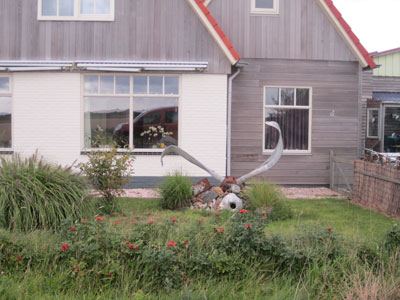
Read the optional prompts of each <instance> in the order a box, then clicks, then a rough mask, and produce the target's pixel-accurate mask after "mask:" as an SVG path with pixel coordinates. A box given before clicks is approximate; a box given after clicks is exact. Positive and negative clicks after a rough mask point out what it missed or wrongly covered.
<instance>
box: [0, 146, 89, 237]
mask: <svg viewBox="0 0 400 300" xmlns="http://www.w3.org/2000/svg"><path fill="white" fill-rule="evenodd" d="M71 169H72V166H71V167H68V168H67V167H61V166H58V167H57V166H54V165H51V164H49V163H47V162H45V161H44V160H43V158H39V157H38V155H37V153H36V154H34V155H33V156H31V157H30V158H25V159H22V158H21V157H20V156H19V155H18V154H15V155H14V156H13V157H12V158H11V159H10V160H5V159H3V158H2V159H1V170H0V217H1V220H0V224H3V226H4V227H6V228H7V229H9V230H23V231H29V230H33V229H55V228H57V227H58V226H59V225H60V224H61V221H62V220H64V219H79V218H82V217H87V216H90V215H91V214H92V212H93V209H92V207H93V205H92V203H91V201H89V200H88V199H87V186H86V184H85V183H84V181H83V179H82V177H81V176H80V174H76V173H73V172H72V170H71Z"/></svg>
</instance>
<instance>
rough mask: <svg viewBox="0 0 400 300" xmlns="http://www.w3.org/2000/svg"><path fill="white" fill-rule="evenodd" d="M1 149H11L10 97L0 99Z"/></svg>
mask: <svg viewBox="0 0 400 300" xmlns="http://www.w3.org/2000/svg"><path fill="white" fill-rule="evenodd" d="M0 148H11V98H10V97H0Z"/></svg>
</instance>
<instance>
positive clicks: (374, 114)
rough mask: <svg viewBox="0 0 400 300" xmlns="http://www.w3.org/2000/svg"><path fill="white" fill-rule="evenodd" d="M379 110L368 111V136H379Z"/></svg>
mask: <svg viewBox="0 0 400 300" xmlns="http://www.w3.org/2000/svg"><path fill="white" fill-rule="evenodd" d="M378 122H379V110H377V109H374V110H369V111H368V136H376V137H377V136H378Z"/></svg>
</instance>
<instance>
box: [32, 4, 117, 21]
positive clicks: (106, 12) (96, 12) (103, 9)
mask: <svg viewBox="0 0 400 300" xmlns="http://www.w3.org/2000/svg"><path fill="white" fill-rule="evenodd" d="M114 5H115V0H38V19H39V20H54V21H114Z"/></svg>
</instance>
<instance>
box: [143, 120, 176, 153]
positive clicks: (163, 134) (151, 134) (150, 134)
mask: <svg viewBox="0 0 400 300" xmlns="http://www.w3.org/2000/svg"><path fill="white" fill-rule="evenodd" d="M171 135H173V132H169V131H165V129H164V127H162V126H151V127H149V129H147V130H145V131H143V132H142V133H141V134H140V136H142V137H144V138H145V140H146V144H147V145H148V146H149V148H153V149H164V148H165V143H164V142H163V141H164V140H165V139H168V137H170V136H171Z"/></svg>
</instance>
